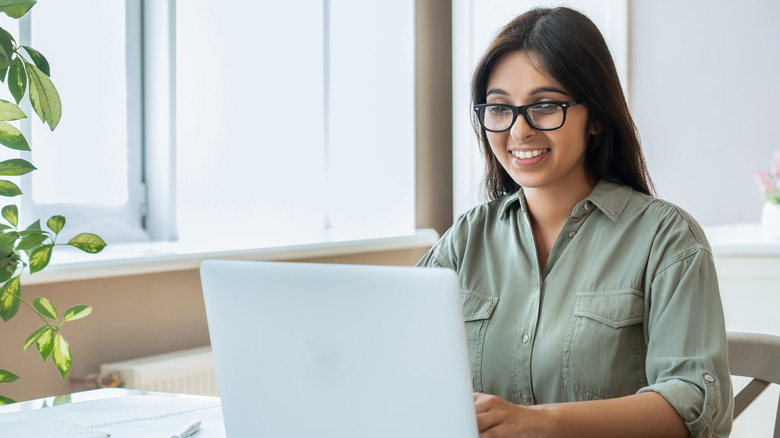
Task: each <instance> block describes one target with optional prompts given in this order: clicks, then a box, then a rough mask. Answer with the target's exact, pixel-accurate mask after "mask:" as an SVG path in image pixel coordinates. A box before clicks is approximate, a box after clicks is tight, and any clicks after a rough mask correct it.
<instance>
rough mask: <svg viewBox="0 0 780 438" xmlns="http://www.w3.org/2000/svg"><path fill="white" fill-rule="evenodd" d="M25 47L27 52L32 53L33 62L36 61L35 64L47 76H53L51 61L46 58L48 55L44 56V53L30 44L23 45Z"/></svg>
mask: <svg viewBox="0 0 780 438" xmlns="http://www.w3.org/2000/svg"><path fill="white" fill-rule="evenodd" d="M22 47H24V50H26V51H27V54H28V55H30V59H32V62H34V63H35V66H36V67H38V68H39V69H41V71H42V72H43V73H44V74H45V75H46V76H51V69H50V68H49V61H47V60H46V57H45V56H43V54H42V53H41V52H39V51H37V50H35V49H33V48H32V47H30V46H22Z"/></svg>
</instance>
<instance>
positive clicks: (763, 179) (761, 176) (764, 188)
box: [755, 169, 774, 194]
mask: <svg viewBox="0 0 780 438" xmlns="http://www.w3.org/2000/svg"><path fill="white" fill-rule="evenodd" d="M755 181H756V184H757V185H758V188H759V189H761V193H763V194H767V193H769V192H771V191H772V190H774V185H773V184H772V178H771V177H770V176H769V174H767V173H766V172H764V171H763V170H761V169H756V175H755Z"/></svg>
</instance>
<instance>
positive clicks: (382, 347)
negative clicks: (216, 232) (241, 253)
mask: <svg viewBox="0 0 780 438" xmlns="http://www.w3.org/2000/svg"><path fill="white" fill-rule="evenodd" d="M201 279H202V285H203V294H204V299H205V304H206V314H207V318H208V325H209V334H210V336H211V344H212V350H213V352H214V361H215V365H216V370H217V381H218V385H219V391H220V396H221V397H222V406H223V416H224V419H225V428H226V432H227V435H228V437H234V436H260V437H340V438H350V437H361V438H363V437H369V436H370V437H379V438H382V437H388V438H389V437H393V438H397V437H431V436H447V437H464V438H466V437H469V438H474V437H476V436H477V427H476V420H475V417H474V405H473V396H472V387H471V374H470V372H469V362H468V356H467V355H468V353H467V346H466V336H465V329H464V323H463V314H462V308H461V300H460V291H459V286H458V281H457V278H456V275H455V273H454V272H452V271H450V270H445V269H422V268H407V267H386V266H353V265H333V264H306V263H282V262H243V261H215V260H210V261H206V262H204V263H203V264H202V265H201Z"/></svg>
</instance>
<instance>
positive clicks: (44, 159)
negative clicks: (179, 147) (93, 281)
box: [11, 0, 146, 241]
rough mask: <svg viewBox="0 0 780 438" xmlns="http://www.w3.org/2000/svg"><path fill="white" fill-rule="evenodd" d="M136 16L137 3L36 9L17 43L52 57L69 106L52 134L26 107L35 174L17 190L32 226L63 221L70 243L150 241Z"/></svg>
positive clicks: (87, 0) (86, 0)
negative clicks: (80, 235) (96, 237)
mask: <svg viewBox="0 0 780 438" xmlns="http://www.w3.org/2000/svg"><path fill="white" fill-rule="evenodd" d="M76 3H77V4H76ZM74 8H75V9H77V10H78V11H79V12H78V14H74V13H73V11H74ZM139 8H140V3H139V2H138V1H133V0H128V1H127V3H126V4H125V3H124V2H105V1H101V0H78V1H75V2H39V3H38V4H37V5H36V6H35V7H34V8H33V9H32V10H31V11H30V13H29V14H28V16H26V17H24V18H23V19H22V20H20V21H19V34H18V38H17V40H18V41H21V42H22V43H23V44H29V45H31V46H32V47H34V48H36V49H38V50H40V51H41V52H42V53H43V54H44V56H46V58H47V59H48V61H49V63H50V65H51V66H52V75H51V77H52V80H53V82H54V84H55V86H56V87H57V90H58V92H59V94H60V97H61V99H62V102H63V115H62V119H61V120H60V124H59V125H58V126H57V129H56V130H55V131H53V132H52V131H50V130H49V128H48V126H46V125H44V124H42V123H40V120H39V119H38V118H37V116H36V115H35V114H34V112H33V110H32V108H31V106H30V104H29V102H28V101H27V102H25V101H23V102H22V104H21V106H22V108H23V109H24V111H25V113H26V114H28V116H29V118H28V119H26V120H24V121H22V122H21V129H22V131H23V132H24V133H25V136H26V137H27V138H28V140H29V142H30V145H31V149H32V151H31V153H29V155H30V159H31V161H32V163H33V164H34V165H35V166H36V167H37V168H38V170H37V171H35V172H33V173H31V174H29V176H26V177H23V178H22V181H21V184H22V185H21V187H22V190H23V192H24V193H25V195H24V196H23V198H22V200H21V213H22V214H23V215H24V216H23V220H26V222H32V221H34V220H35V219H37V218H41V219H43V221H45V220H46V219H47V218H48V217H50V216H52V215H54V214H62V215H64V216H65V217H66V218H67V219H68V223H67V225H66V228H65V230H64V232H65V233H66V234H68V235H73V234H76V233H77V232H80V231H95V232H98V233H100V234H101V235H102V236H103V237H104V238H105V239H107V240H114V241H116V240H138V239H142V238H145V236H146V234H145V233H144V231H143V229H142V228H141V214H142V210H141V209H142V204H143V202H144V193H143V187H142V186H141V168H140V166H139V163H140V152H141V143H140V138H139V135H138V134H139V133H140V128H141V124H140V109H141V107H140V103H141V102H140V100H141V99H140V92H141V88H140V79H141V78H140V72H139V71H138V69H137V66H138V65H140V54H141V53H140V44H139V43H140V22H139V21H138V18H139V17H138V14H137V12H135V10H140V9H139ZM63 17H68V18H67V19H66V20H64V19H63ZM97 39H99V41H97ZM11 202H13V200H11ZM17 202H19V201H17ZM26 222H22V224H23V226H26V224H27V223H26Z"/></svg>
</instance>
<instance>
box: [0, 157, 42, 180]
mask: <svg viewBox="0 0 780 438" xmlns="http://www.w3.org/2000/svg"><path fill="white" fill-rule="evenodd" d="M33 170H35V166H33V165H32V163H30V162H29V161H27V160H24V159H21V158H11V159H10V160H5V161H0V175H5V176H18V175H24V174H26V173H30V172H32V171H33Z"/></svg>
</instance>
